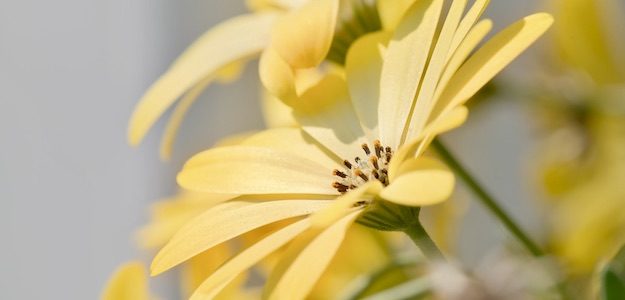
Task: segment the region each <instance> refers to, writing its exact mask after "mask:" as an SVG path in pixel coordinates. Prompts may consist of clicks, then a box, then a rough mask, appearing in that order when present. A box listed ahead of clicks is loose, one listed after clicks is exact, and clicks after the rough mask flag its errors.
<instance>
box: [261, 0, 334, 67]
mask: <svg viewBox="0 0 625 300" xmlns="http://www.w3.org/2000/svg"><path fill="white" fill-rule="evenodd" d="M339 2H340V1H339V0H315V1H308V2H307V3H306V4H305V5H304V6H302V7H300V8H298V9H296V10H294V11H292V12H290V13H289V14H287V15H285V16H284V17H282V18H281V19H280V20H279V21H278V22H277V23H276V25H275V27H274V29H273V32H272V39H271V43H272V45H273V47H275V49H276V51H277V52H278V53H279V54H280V56H282V58H284V60H285V61H286V62H287V63H288V64H289V65H291V66H292V67H293V68H298V69H302V68H312V67H315V66H317V65H319V64H320V63H321V62H322V61H323V60H324V59H325V57H326V55H327V54H328V51H329V50H330V45H331V43H332V38H333V36H334V28H335V26H336V21H337V16H338V11H339Z"/></svg>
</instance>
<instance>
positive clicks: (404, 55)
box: [152, 0, 552, 299]
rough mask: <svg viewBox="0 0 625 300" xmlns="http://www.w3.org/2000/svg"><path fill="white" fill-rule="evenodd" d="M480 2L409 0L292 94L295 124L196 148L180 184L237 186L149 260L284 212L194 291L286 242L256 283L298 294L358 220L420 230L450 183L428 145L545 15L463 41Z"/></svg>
mask: <svg viewBox="0 0 625 300" xmlns="http://www.w3.org/2000/svg"><path fill="white" fill-rule="evenodd" d="M487 2H488V1H485V0H477V1H475V2H474V3H473V5H472V6H470V7H469V8H468V9H467V7H466V6H467V1H466V0H455V1H452V2H451V5H450V7H449V9H448V11H447V13H446V17H445V18H444V21H443V22H441V19H442V16H443V11H444V9H443V7H444V1H443V0H423V1H416V2H415V3H414V4H413V5H411V6H410V8H409V9H408V10H407V11H406V13H405V14H404V15H403V18H402V20H401V21H400V22H399V24H398V25H397V28H396V29H395V31H394V32H392V33H390V32H384V31H381V32H376V33H372V34H368V35H366V36H363V37H361V38H360V39H358V40H357V41H356V42H354V43H353V44H352V45H351V47H350V49H349V51H348V53H347V56H346V60H345V67H344V70H343V69H340V70H336V71H335V72H330V73H328V74H327V75H325V76H324V77H323V79H321V80H320V81H319V82H318V83H317V84H315V85H314V86H312V87H311V88H309V89H308V90H307V91H305V92H304V93H303V94H302V95H301V96H298V98H297V99H296V101H294V102H292V104H293V115H294V117H295V119H296V121H297V122H298V124H299V128H281V129H270V130H266V131H264V132H261V133H259V134H256V135H254V136H252V137H250V138H248V139H246V140H244V141H243V142H241V143H240V144H239V145H236V146H228V147H218V148H214V149H211V150H208V151H205V152H202V153H200V154H198V155H196V156H195V157H193V158H191V159H190V160H189V161H188V162H187V163H186V165H185V166H184V168H183V170H182V171H181V172H180V174H179V175H178V182H179V184H180V185H181V186H182V187H184V188H186V189H190V190H196V191H201V192H206V193H213V194H225V195H242V196H240V197H239V198H237V200H236V201H228V202H225V203H223V204H221V205H218V206H216V207H215V208H213V209H210V210H208V211H207V212H205V213H203V214H201V215H199V216H198V217H196V218H195V219H193V220H192V221H190V222H189V223H188V224H187V225H185V226H184V227H183V228H182V229H181V230H180V231H178V233H176V234H175V235H174V237H173V238H172V239H171V240H170V241H169V243H168V244H167V245H166V246H165V247H163V249H162V250H161V251H160V252H159V253H158V254H157V256H156V257H155V259H154V261H153V264H152V274H159V273H161V272H163V271H165V270H167V269H169V268H171V267H174V266H176V265H178V264H180V263H182V262H184V261H186V260H188V259H190V258H191V257H193V256H195V255H197V254H199V253H202V252H203V251H206V250H207V249H210V248H212V247H214V246H217V245H219V244H221V243H223V242H225V241H228V240H230V239H232V238H235V237H237V236H239V235H241V234H244V233H246V232H248V231H250V230H253V229H255V228H259V227H262V226H265V225H268V224H272V223H275V222H278V221H284V220H287V221H291V222H290V223H288V225H286V226H284V227H282V228H280V229H278V230H276V231H274V232H273V233H271V234H269V235H267V236H266V237H265V238H264V239H261V240H260V241H258V242H257V243H255V244H254V245H252V246H250V247H248V248H246V249H245V250H243V251H242V252H240V253H239V254H238V255H237V256H235V257H233V258H232V259H231V260H229V261H228V262H226V263H225V264H224V265H222V266H221V267H220V268H219V269H218V270H217V271H215V272H214V273H213V274H212V275H211V276H210V277H208V278H207V279H206V280H205V281H204V282H203V283H202V284H201V285H200V287H199V288H198V289H197V290H196V292H195V293H194V295H193V296H192V299H210V298H212V297H213V296H214V295H216V294H217V293H218V292H219V291H220V290H221V289H222V288H223V287H224V286H226V285H227V284H228V283H229V282H230V281H231V280H233V279H234V278H236V276H237V275H238V274H239V273H241V272H243V271H244V270H246V269H248V268H249V267H251V266H252V265H254V264H255V263H257V262H258V261H260V260H261V259H262V258H263V257H265V256H266V255H268V254H270V253H272V252H273V251H275V250H277V249H279V248H281V247H282V246H284V245H287V244H288V248H287V249H286V251H285V253H284V254H283V255H282V256H281V259H280V262H279V263H278V264H277V266H276V267H275V268H274V270H273V271H272V274H271V276H270V277H269V279H268V280H267V283H266V285H265V295H264V296H265V297H266V298H269V299H301V298H303V297H305V296H306V295H307V294H308V293H309V291H310V290H311V289H312V288H313V286H314V284H315V282H316V281H317V280H318V279H319V277H320V276H321V274H322V273H323V271H324V270H325V269H326V268H327V267H328V264H329V263H330V261H331V259H332V257H333V256H334V254H335V252H336V250H337V249H338V248H339V246H340V245H341V242H342V241H343V239H344V238H345V234H346V232H347V231H348V229H349V228H350V227H351V226H352V225H353V224H354V222H359V223H361V224H365V225H368V226H370V227H374V228H377V229H382V230H402V231H405V232H406V233H408V234H409V235H411V237H412V238H413V239H415V240H417V242H418V240H419V238H420V235H421V234H423V232H422V228H421V227H420V225H419V223H418V207H420V206H423V205H432V204H436V203H439V202H441V201H444V200H445V199H446V198H447V197H448V196H449V195H450V193H451V192H452V190H453V186H454V177H453V175H452V174H451V172H450V171H449V170H448V169H447V168H446V167H445V166H444V165H443V164H441V163H440V162H438V161H437V160H435V159H433V158H430V157H427V156H425V155H424V152H425V150H426V148H427V146H428V144H429V143H430V141H431V140H432V139H433V138H434V136H435V135H437V134H439V133H441V132H444V131H447V130H450V129H452V128H454V127H456V126H459V125H460V124H461V123H462V122H463V121H464V120H465V119H466V116H467V109H466V108H465V107H464V106H463V104H464V103H465V102H466V101H467V100H468V99H469V98H470V97H471V96H473V95H474V94H475V93H476V92H477V91H478V90H479V89H480V88H481V87H482V86H483V85H484V84H486V82H488V81H489V80H490V79H491V78H492V77H493V76H494V75H495V74H497V73H498V72H499V71H500V70H501V69H502V68H503V67H505V66H506V65H507V64H508V63H509V62H510V61H511V60H512V59H514V58H515V57H516V56H517V55H519V54H520V53H521V52H522V51H523V50H524V49H526V48H527V47H528V46H529V45H530V44H532V43H533V42H534V41H535V40H536V39H537V38H538V37H539V36H540V35H542V34H543V33H544V32H545V30H546V29H547V28H548V27H549V26H550V25H551V23H552V19H551V17H550V16H549V15H546V14H536V15H532V16H529V17H526V18H524V19H522V20H521V21H519V22H517V23H515V24H513V25H511V26H510V27H508V28H507V29H505V30H503V31H502V32H500V33H499V34H497V35H496V36H494V37H493V38H492V39H491V40H490V41H488V42H487V43H485V44H484V45H483V46H482V47H481V48H480V49H478V50H477V51H476V52H475V53H474V54H473V55H470V54H471V52H473V50H474V49H475V48H476V46H477V45H478V43H480V41H481V40H482V39H483V38H484V36H485V35H486V34H487V33H488V32H489V30H490V27H491V22H490V21H489V20H483V21H480V22H478V19H479V18H480V16H481V14H482V12H483V11H484V9H485V7H486V5H487ZM465 10H466V13H465ZM261 69H262V68H261ZM274 79H275V78H274ZM270 83H275V82H270ZM278 83H279V82H278ZM420 230H421V231H420Z"/></svg>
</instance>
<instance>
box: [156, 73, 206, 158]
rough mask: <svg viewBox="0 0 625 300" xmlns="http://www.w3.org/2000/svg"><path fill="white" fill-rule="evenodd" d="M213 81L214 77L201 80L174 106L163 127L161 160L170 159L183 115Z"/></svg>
mask: <svg viewBox="0 0 625 300" xmlns="http://www.w3.org/2000/svg"><path fill="white" fill-rule="evenodd" d="M213 79H214V76H210V77H208V78H206V79H204V80H202V81H201V82H200V83H198V84H197V85H196V86H194V87H193V88H191V89H190V90H189V91H188V92H187V93H186V94H185V95H184V97H182V99H180V101H179V102H178V103H177V104H176V107H175V108H174V111H173V112H172V114H171V117H169V121H168V122H167V125H166V126H165V132H164V133H163V138H162V140H161V151H160V155H161V159H162V160H169V159H170V158H171V152H172V148H173V145H174V140H175V139H176V135H177V134H178V129H180V125H181V124H182V121H183V120H184V117H185V115H186V114H187V112H188V111H189V108H191V105H193V103H194V102H195V100H197V98H198V97H199V96H200V94H202V91H204V89H206V87H207V86H208V85H209V84H210V83H211V82H212V81H213Z"/></svg>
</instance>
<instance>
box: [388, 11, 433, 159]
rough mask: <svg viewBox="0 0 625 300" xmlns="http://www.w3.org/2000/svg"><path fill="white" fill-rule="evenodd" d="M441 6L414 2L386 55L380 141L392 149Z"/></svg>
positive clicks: (399, 134)
mask: <svg viewBox="0 0 625 300" xmlns="http://www.w3.org/2000/svg"><path fill="white" fill-rule="evenodd" d="M442 6H443V1H442V0H423V1H417V2H415V4H414V5H413V6H412V7H410V9H409V10H408V11H407V12H406V14H405V16H404V18H403V19H402V21H401V23H400V24H399V26H398V27H397V29H396V30H395V33H394V36H393V39H392V40H391V41H390V43H389V45H388V48H387V50H386V53H385V54H384V64H383V66H382V75H381V79H380V111H379V121H380V124H379V125H380V139H381V141H382V143H383V144H385V145H390V146H391V147H392V148H393V149H397V146H398V145H399V144H400V142H401V138H402V135H403V133H404V129H405V125H406V122H407V120H408V116H409V114H410V110H411V107H412V104H413V103H414V98H415V95H416V93H417V89H418V87H419V83H420V82H421V77H422V75H423V72H424V69H425V65H426V62H427V59H428V56H429V53H430V48H431V45H432V40H433V38H434V33H435V31H436V28H437V25H438V20H439V18H440V14H441V10H442Z"/></svg>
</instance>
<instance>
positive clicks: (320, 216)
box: [310, 180, 382, 227]
mask: <svg viewBox="0 0 625 300" xmlns="http://www.w3.org/2000/svg"><path fill="white" fill-rule="evenodd" d="M381 190H382V184H381V183H380V182H379V181H377V180H374V181H369V182H367V183H366V184H363V185H361V186H359V187H358V188H357V189H355V190H352V191H349V192H347V193H346V194H345V195H342V196H340V197H338V198H336V200H333V201H332V203H331V204H330V205H329V206H328V207H326V208H324V209H322V210H320V211H318V212H316V213H314V214H313V215H311V216H310V219H311V222H312V225H313V226H315V227H326V226H328V225H330V224H332V223H334V222H336V221H337V220H338V219H340V218H342V217H344V216H345V215H347V214H349V213H350V212H352V211H353V210H354V208H355V207H356V206H355V205H356V204H357V203H358V202H359V201H362V200H371V198H372V197H371V195H376V194H378V193H379V192H380V191H381ZM366 194H369V195H370V196H369V199H365V198H363V196H365V195H366Z"/></svg>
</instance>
